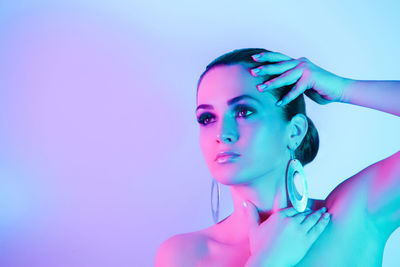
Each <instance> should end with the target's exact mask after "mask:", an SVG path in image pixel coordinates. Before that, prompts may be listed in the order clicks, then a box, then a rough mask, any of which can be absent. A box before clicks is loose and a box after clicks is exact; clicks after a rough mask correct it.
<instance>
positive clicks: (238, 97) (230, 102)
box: [196, 95, 261, 111]
mask: <svg viewBox="0 0 400 267" xmlns="http://www.w3.org/2000/svg"><path fill="white" fill-rule="evenodd" d="M244 98H250V99H253V100H255V101H257V102H258V103H260V104H261V102H260V100H258V99H257V98H255V97H252V96H251V95H240V96H237V97H234V98H232V99H230V100H228V101H227V102H226V103H227V104H228V105H233V104H234V103H236V102H238V101H240V100H242V99H244ZM200 108H204V109H213V108H214V107H213V106H212V105H208V104H201V105H199V106H198V107H197V108H196V111H197V110H198V109H200Z"/></svg>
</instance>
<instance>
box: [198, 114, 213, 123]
mask: <svg viewBox="0 0 400 267" xmlns="http://www.w3.org/2000/svg"><path fill="white" fill-rule="evenodd" d="M211 117H213V116H211V115H209V114H203V115H201V116H200V118H199V119H198V122H199V123H200V124H202V125H206V124H208V123H204V121H205V120H207V119H209V118H211Z"/></svg>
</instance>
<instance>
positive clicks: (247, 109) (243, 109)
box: [236, 105, 254, 117]
mask: <svg viewBox="0 0 400 267" xmlns="http://www.w3.org/2000/svg"><path fill="white" fill-rule="evenodd" d="M236 110H239V112H238V113H239V114H243V113H242V112H243V111H250V112H251V113H250V114H252V113H254V112H253V111H252V110H251V109H249V108H247V106H245V105H238V106H237V109H236ZM246 113H247V112H245V113H244V114H246ZM248 116H249V115H247V116H244V117H248ZM241 117H243V116H241Z"/></svg>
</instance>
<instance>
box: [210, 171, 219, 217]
mask: <svg viewBox="0 0 400 267" xmlns="http://www.w3.org/2000/svg"><path fill="white" fill-rule="evenodd" d="M215 187H216V188H217V189H216V190H215ZM214 195H216V199H217V201H216V207H214V206H215V205H214ZM219 196H220V190H219V183H218V181H216V180H215V179H214V177H213V178H212V184H211V213H212V217H213V220H214V223H218V219H219Z"/></svg>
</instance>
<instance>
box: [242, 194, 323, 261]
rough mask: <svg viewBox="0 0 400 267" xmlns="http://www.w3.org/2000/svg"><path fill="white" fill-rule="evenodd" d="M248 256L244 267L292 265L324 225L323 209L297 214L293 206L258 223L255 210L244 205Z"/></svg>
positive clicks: (249, 204)
mask: <svg viewBox="0 0 400 267" xmlns="http://www.w3.org/2000/svg"><path fill="white" fill-rule="evenodd" d="M246 204H247V205H245V206H247V207H246V208H245V210H246V216H247V218H248V225H249V226H248V227H249V242H250V253H251V256H250V258H249V260H248V262H247V264H246V267H262V266H284V267H287V266H293V265H296V264H297V263H298V262H299V261H300V260H301V259H302V258H303V257H304V256H305V254H306V253H307V251H308V250H309V248H310V247H311V245H312V244H313V243H314V242H315V240H317V238H318V237H319V236H320V234H321V233H322V232H323V230H324V229H325V227H326V226H327V225H328V222H329V220H330V216H329V215H327V214H328V213H325V215H324V216H322V215H323V214H324V212H325V211H326V208H325V207H324V208H322V209H319V210H317V211H315V212H312V210H309V209H308V210H306V211H304V212H300V213H299V212H297V211H296V210H295V209H294V208H293V207H290V208H285V209H282V210H280V211H278V212H275V213H272V214H271V215H270V217H269V218H268V219H267V220H265V221H264V222H263V223H261V224H259V215H258V211H257V208H256V207H255V206H254V204H252V203H251V202H249V201H247V202H246Z"/></svg>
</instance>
